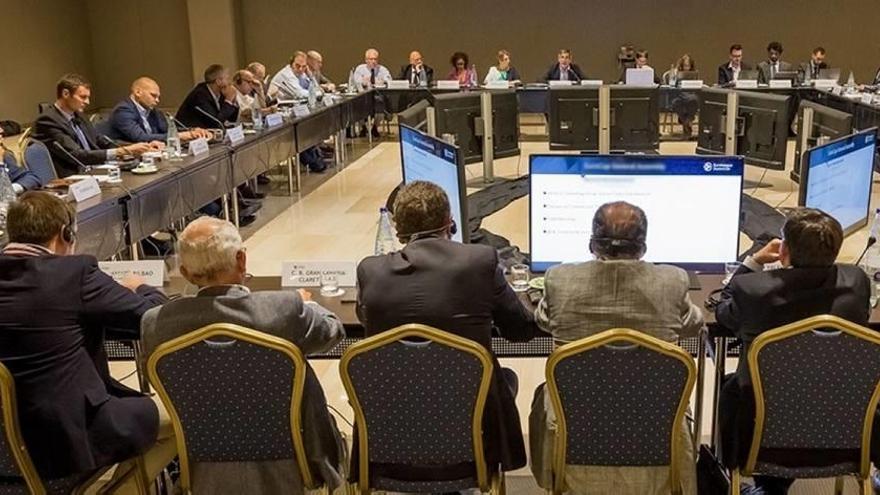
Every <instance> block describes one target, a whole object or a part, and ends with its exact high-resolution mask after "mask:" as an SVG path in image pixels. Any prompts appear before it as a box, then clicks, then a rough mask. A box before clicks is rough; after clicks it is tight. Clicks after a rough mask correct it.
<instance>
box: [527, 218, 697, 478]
mask: <svg viewBox="0 0 880 495" xmlns="http://www.w3.org/2000/svg"><path fill="white" fill-rule="evenodd" d="M647 236H648V219H647V217H646V216H645V212H644V211H643V210H642V209H641V208H639V207H638V206H635V205H632V204H629V203H626V202H623V201H619V202H615V203H607V204H604V205H602V206H600V207H599V209H598V210H597V211H596V214H595V215H594V217H593V231H592V236H591V237H590V245H589V249H590V252H591V253H592V254H593V256H595V259H594V260H592V261H587V262H586V263H563V264H561V265H557V266H554V267H552V268H550V269H549V270H547V273H546V274H545V277H544V298H543V299H542V300H541V302H540V303H539V305H538V309H537V310H536V312H535V320H536V321H537V323H538V326H539V327H541V328H542V329H543V330H544V331H545V332H548V333H550V334H552V335H553V337H554V340H555V341H556V342H557V343H558V344H564V343H568V342H573V341H575V340H578V339H582V338H585V337H589V336H591V335H594V334H597V333H601V332H604V331H605V330H610V329H612V328H631V329H633V330H639V331H642V332H645V333H647V334H649V335H651V336H653V337H656V338H659V339H661V340H665V341H667V342H676V341H677V340H678V339H679V338H685V337H692V336H694V335H697V333H698V332H699V331H700V328H702V327H703V311H702V309H701V308H700V307H698V306H697V305H695V304H694V303H692V302H691V300H690V296H689V295H688V289H689V285H690V284H689V283H688V275H687V273H686V272H685V271H684V270H682V269H681V268H677V267H674V266H664V265H654V264H653V263H648V262H645V261H642V257H643V256H644V255H645V252H646V251H647V249H648V246H647V244H646V239H647ZM646 379H647V377H646ZM553 423H555V418H554V417H553V414H552V408H551V407H550V404H549V400H546V398H545V394H544V387H543V386H541V387H539V388H538V389H537V390H536V391H535V397H534V400H533V401H532V412H531V414H530V415H529V444H530V450H531V453H532V456H531V457H532V462H531V466H532V472H533V473H534V474H535V478H536V479H537V481H538V484H539V485H540V486H542V487H545V488H550V487H551V479H550V476H549V469H550V463H551V462H552V461H551V459H552V455H551V452H552V438H553V435H552V432H550V431H549V428H548V426H549V425H552V424H553ZM687 431H688V430H687V426H686V425H684V424H683V425H682V426H681V429H680V436H681V437H682V439H683V442H682V445H683V446H684V447H685V448H684V453H683V454H684V456H686V460H687V462H684V460H683V461H682V463H681V466H683V469H682V472H681V476H680V479H681V481H682V485H683V493H686V494H688V493H690V494H693V493H696V472H695V471H694V452H693V449H692V447H691V446H692V445H693V442H692V441H691V440H690V438H689V436H688V433H687ZM568 477H571V479H573V480H577V482H576V483H577V486H579V487H581V489H583V492H584V493H593V492H595V493H606V492H607V491H609V490H610V489H611V487H614V491H615V493H617V494H618V495H623V494H629V493H633V494H644V493H664V492H665V493H668V492H669V487H668V481H667V480H668V471H663V470H660V471H657V470H652V469H651V468H642V467H605V466H590V467H586V466H570V467H568V468H567V469H566V478H568ZM570 483H571V482H570ZM664 483H666V485H664ZM624 486H625V487H627V488H626V489H625V490H621V489H620V488H621V487H624ZM664 486H665V488H664Z"/></svg>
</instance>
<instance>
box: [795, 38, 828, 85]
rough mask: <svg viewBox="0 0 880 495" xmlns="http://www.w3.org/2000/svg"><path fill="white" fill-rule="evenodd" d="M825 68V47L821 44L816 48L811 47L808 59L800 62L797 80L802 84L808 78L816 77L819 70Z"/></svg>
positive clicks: (826, 64) (826, 66) (826, 65)
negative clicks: (811, 50)
mask: <svg viewBox="0 0 880 495" xmlns="http://www.w3.org/2000/svg"><path fill="white" fill-rule="evenodd" d="M827 68H828V63H827V62H825V49H824V48H822V47H821V46H817V47H816V48H813V53H812V55H810V60H809V61H807V62H804V63H802V64H801V65H800V66H799V67H798V82H799V83H800V84H803V83H804V82H806V81H808V80H812V79H818V78H819V71H820V70H822V69H827Z"/></svg>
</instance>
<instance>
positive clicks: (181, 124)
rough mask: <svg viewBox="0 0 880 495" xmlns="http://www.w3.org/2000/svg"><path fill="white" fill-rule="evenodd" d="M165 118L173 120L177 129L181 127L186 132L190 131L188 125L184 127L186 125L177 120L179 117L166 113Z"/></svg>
mask: <svg viewBox="0 0 880 495" xmlns="http://www.w3.org/2000/svg"><path fill="white" fill-rule="evenodd" d="M165 116H166V117H168V118H169V119H171V120H172V121H173V122H174V124H175V125H176V126H177V127H180V128H181V129H183V130H184V131H188V130H190V127H189V126H188V125H184V123H183V122H181V121H179V120H177V117H175V116H174V115H171V114H170V113H166V114H165Z"/></svg>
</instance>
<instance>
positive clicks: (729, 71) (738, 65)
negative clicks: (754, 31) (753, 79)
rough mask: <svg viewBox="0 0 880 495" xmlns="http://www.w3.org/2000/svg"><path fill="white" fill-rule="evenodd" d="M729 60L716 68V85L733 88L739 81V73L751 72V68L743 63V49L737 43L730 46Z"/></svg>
mask: <svg viewBox="0 0 880 495" xmlns="http://www.w3.org/2000/svg"><path fill="white" fill-rule="evenodd" d="M729 53H730V60H728V61H727V62H724V63H723V64H721V65H720V66H719V67H718V85H719V86H733V84H734V83H735V82H736V81H737V80H738V79H739V74H740V72H742V71H744V70H751V69H752V67H751V66H750V65H749V64H747V63H745V62H743V47H742V45H740V44H739V43H734V44H733V45H730V52H729Z"/></svg>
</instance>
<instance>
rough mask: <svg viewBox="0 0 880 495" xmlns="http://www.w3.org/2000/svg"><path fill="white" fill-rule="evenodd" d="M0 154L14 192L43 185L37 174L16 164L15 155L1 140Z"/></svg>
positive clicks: (21, 191)
mask: <svg viewBox="0 0 880 495" xmlns="http://www.w3.org/2000/svg"><path fill="white" fill-rule="evenodd" d="M2 138H3V129H0V139H2ZM0 154H2V155H3V158H2V160H3V165H5V166H6V172H7V173H8V174H9V181H10V182H12V190H13V191H15V194H21V193H23V192H25V191H30V190H32V189H40V188H42V187H43V186H44V185H45V184H43V181H42V180H41V179H40V177H39V176H38V175H37V174H35V173H33V172H31V171H30V170H28V169H26V168H23V167H19V166H18V162H17V161H16V159H15V155H13V154H12V152H11V151H9V150H8V149H6V145H4V144H3V141H0Z"/></svg>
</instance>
